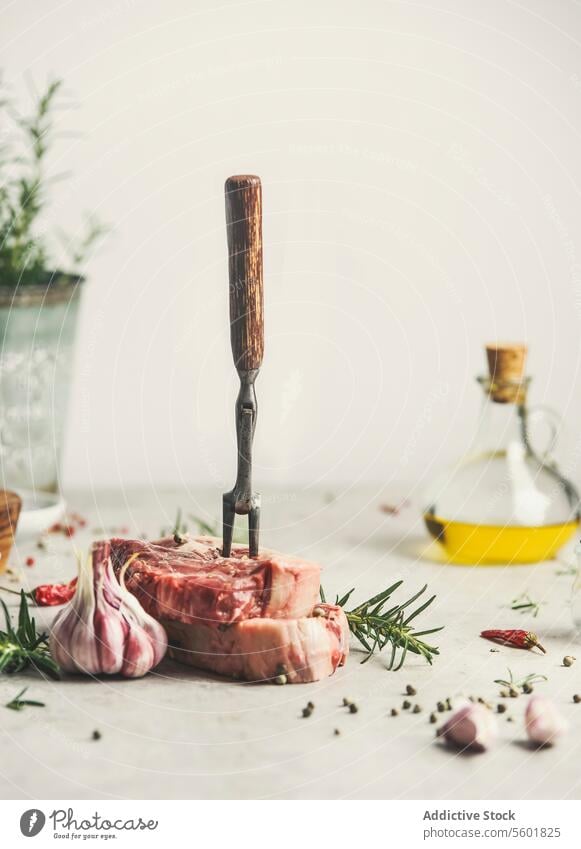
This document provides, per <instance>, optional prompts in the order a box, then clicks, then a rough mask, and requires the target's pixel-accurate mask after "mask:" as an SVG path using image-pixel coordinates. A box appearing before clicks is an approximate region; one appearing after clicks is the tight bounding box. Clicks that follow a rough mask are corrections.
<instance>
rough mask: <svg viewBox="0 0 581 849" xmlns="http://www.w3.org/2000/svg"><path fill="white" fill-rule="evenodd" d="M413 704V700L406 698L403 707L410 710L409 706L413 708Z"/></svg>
mask: <svg viewBox="0 0 581 849" xmlns="http://www.w3.org/2000/svg"><path fill="white" fill-rule="evenodd" d="M411 706H412V703H411V702H408V700H407V699H406V700H405V701H404V702H402V708H403V709H404V710H408V709H409V708H411Z"/></svg>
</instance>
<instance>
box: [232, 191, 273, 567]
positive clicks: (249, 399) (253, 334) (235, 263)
mask: <svg viewBox="0 0 581 849" xmlns="http://www.w3.org/2000/svg"><path fill="white" fill-rule="evenodd" d="M225 195H226V231H227V235H228V274H229V282H230V341H231V344H232V354H233V356H234V365H235V366H236V370H237V372H238V376H239V378H240V391H239V393H238V398H237V400H236V440H237V444H238V472H237V475H236V483H235V484H234V488H233V489H232V490H231V491H230V492H225V493H224V495H223V496H222V518H223V529H222V534H223V548H222V555H223V556H224V557H230V552H231V550H232V536H233V533H234V520H235V516H236V514H238V515H241V516H244V515H248V542H249V546H248V547H249V554H250V557H257V556H258V539H259V531H260V495H259V493H257V492H253V491H252V442H253V439H254V431H255V429H256V415H257V412H258V407H257V403H256V391H255V388H254V382H255V380H256V378H257V376H258V372H259V369H260V366H261V365H262V357H263V353H264V322H263V308H264V302H263V293H262V187H261V184H260V178H259V177H255V176H252V175H249V174H243V175H240V176H236V177H228V179H227V180H226V185H225Z"/></svg>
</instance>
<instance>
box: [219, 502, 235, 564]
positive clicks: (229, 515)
mask: <svg viewBox="0 0 581 849" xmlns="http://www.w3.org/2000/svg"><path fill="white" fill-rule="evenodd" d="M235 516H236V511H235V508H234V505H233V504H232V501H231V499H230V496H229V495H224V496H223V497H222V539H223V545H222V557H230V553H231V551H232V537H233V536H234V521H235Z"/></svg>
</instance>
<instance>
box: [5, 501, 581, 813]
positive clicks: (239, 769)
mask: <svg viewBox="0 0 581 849" xmlns="http://www.w3.org/2000/svg"><path fill="white" fill-rule="evenodd" d="M404 496H405V488H403V487H402V488H395V489H394V487H391V488H390V491H389V492H387V491H382V490H381V489H380V488H375V489H374V488H371V487H369V488H366V489H357V488H350V489H344V490H343V489H341V488H340V487H338V488H337V490H336V492H334V493H328V492H322V491H314V490H304V491H299V490H297V491H292V492H289V491H286V492H278V493H277V492H275V493H271V494H270V497H268V498H264V505H263V515H264V528H263V532H262V540H261V541H262V543H263V544H264V545H268V546H269V547H275V548H280V549H281V550H284V551H288V552H293V553H296V554H299V555H301V556H305V557H308V558H312V559H316V560H318V561H319V562H320V563H321V564H323V567H324V577H323V582H324V586H325V588H326V592H327V595H328V596H331V595H334V593H335V592H343V591H345V590H348V589H350V588H351V587H355V588H356V592H355V594H354V599H357V600H362V599H363V598H365V597H367V596H368V595H371V594H373V593H375V592H377V591H379V590H381V589H382V588H385V587H386V586H387V585H388V584H389V583H391V582H393V581H394V580H396V579H398V578H403V579H404V585H403V587H402V588H401V589H400V590H399V591H398V592H399V593H400V594H401V597H402V599H403V597H404V593H406V592H407V593H408V594H411V593H413V592H415V591H416V590H417V589H419V588H420V587H421V586H423V585H424V584H425V583H427V584H428V585H429V590H430V592H433V593H436V595H437V598H436V600H435V602H434V603H433V605H432V606H431V608H430V609H429V611H427V612H426V613H425V614H424V615H423V616H422V619H421V623H422V626H423V627H433V626H437V625H444V626H445V628H444V630H443V631H442V632H441V633H439V634H437V635H435V637H434V641H437V644H438V645H439V647H440V655H439V657H437V658H436V659H435V661H434V663H433V665H432V666H430V665H428V664H427V663H426V662H425V661H424V660H423V659H421V658H417V657H414V656H411V655H408V660H407V661H406V664H405V667H404V669H403V670H401V671H399V672H389V671H387V670H386V668H385V662H384V660H383V659H382V657H381V656H377V657H374V658H373V659H372V660H370V661H369V662H368V663H366V664H364V665H361V663H360V660H361V659H362V657H363V655H362V654H360V653H359V651H358V650H357V649H356V645H352V653H351V656H350V658H349V661H348V663H347V665H346V667H345V668H344V669H341V670H339V671H338V672H337V673H336V674H335V675H334V676H333V677H331V678H329V679H327V680H325V681H321V682H319V683H316V684H309V685H294V686H283V687H276V686H270V685H256V684H255V685H250V684H244V683H235V682H231V681H228V680H224V679H219V678H216V677H212V676H211V675H208V674H204V673H201V672H197V671H196V670H194V669H190V668H188V667H181V666H179V665H178V664H176V663H174V662H172V661H169V660H166V661H164V662H163V663H162V664H161V665H160V666H159V667H158V668H157V669H156V670H155V671H154V672H152V673H151V674H149V675H148V676H146V677H145V678H143V679H140V680H135V681H133V680H121V679H102V680H99V681H95V680H91V679H85V678H76V677H69V678H66V679H64V680H62V681H59V682H48V681H44V680H43V679H41V678H39V677H38V676H35V675H34V674H30V675H28V674H27V675H18V676H12V677H9V676H2V677H0V715H1V722H0V730H1V738H0V739H1V744H0V797H1V798H4V799H9V798H26V797H30V798H38V799H43V798H46V799H62V800H67V799H84V798H89V799H90V798H111V799H115V798H135V799H146V798H170V799H172V798H173V799H188V798H193V799H197V798H209V799H211V798H227V799H239V798H252V799H257V798H258V799H268V798H282V799H313V798H331V799H337V798H346V799H373V798H387V799H399V798H402V799H406V798H408V799H423V798H427V799H494V798H513V799H536V798H540V799H543V798H546V799H548V798H556V799H578V798H579V797H580V795H581V704H579V705H578V704H574V703H573V694H574V693H578V692H581V645H580V643H579V638H578V636H576V635H575V632H574V629H573V626H572V618H571V598H572V585H573V581H574V577H573V575H572V573H571V567H572V564H573V554H572V545H571V546H569V547H567V548H566V549H565V550H564V551H563V552H562V553H561V555H560V558H559V561H556V562H552V563H545V564H539V565H536V566H518V567H489V568H474V567H460V566H449V565H445V564H444V563H441V562H438V561H437V558H436V559H432V557H431V555H432V554H433V550H431V551H430V550H428V551H426V543H427V539H426V534H425V531H424V528H423V524H422V522H421V520H420V518H419V516H418V513H417V510H416V507H415V506H414V504H413V503H406V504H404V506H403V507H402V508H401V510H400V511H399V512H398V514H397V515H394V516H390V515H387V514H386V513H383V512H381V511H380V509H379V505H380V504H382V503H385V502H386V501H390V502H391V503H393V502H394V499H399V498H400V497H404ZM219 503H220V499H219V495H218V494H217V493H216V492H207V491H205V492H202V491H196V490H190V491H188V492H186V491H184V492H160V491H156V490H154V489H152V490H150V491H123V492H122V491H118V492H113V491H112V492H105V491H101V492H73V493H68V504H69V507H70V509H72V510H77V511H79V513H81V514H83V515H84V516H86V517H87V519H88V523H87V527H86V528H85V529H84V530H82V531H81V532H79V533H77V534H76V535H75V536H74V537H73V538H71V539H67V538H65V537H64V536H57V535H51V536H50V537H49V541H48V544H47V547H46V549H44V550H41V549H39V548H38V547H37V546H36V542H35V541H34V540H28V541H22V542H19V543H18V544H17V547H16V549H15V550H14V552H13V554H12V557H11V572H12V574H9V575H3V576H2V581H1V583H2V584H4V585H6V584H7V585H8V586H12V587H18V584H17V583H16V580H17V579H20V580H21V581H23V582H24V584H23V585H24V586H25V587H30V586H33V585H35V584H38V583H41V582H43V581H45V580H64V579H68V578H69V577H71V576H72V575H73V574H74V571H75V559H74V558H75V550H81V551H83V550H86V549H87V547H88V545H89V543H90V541H91V540H92V539H94V538H95V537H96V536H99V535H101V536H102V535H103V534H113V533H122V532H124V533H127V535H139V534H147V535H149V536H156V535H157V534H158V533H159V531H160V529H161V527H163V526H165V527H166V528H167V527H170V526H171V525H172V524H173V520H174V517H175V512H176V508H177V507H178V506H181V507H182V508H183V510H184V515H185V517H186V519H187V516H188V514H190V513H192V514H195V515H198V516H202V517H203V518H205V519H206V520H212V519H215V518H217V511H218V505H219ZM213 506H215V508H216V509H215V510H213V509H211V508H212V507H213ZM190 525H191V527H192V528H193V527H194V523H193V522H190ZM28 556H33V557H34V558H35V565H34V566H32V567H27V566H26V565H25V560H26V558H27V557H28ZM524 591H527V592H529V593H530V594H531V596H533V597H534V598H535V599H538V600H540V601H542V602H544V604H543V605H542V606H541V610H540V613H539V615H538V617H537V618H536V619H531V618H530V617H529V616H527V615H524V616H522V615H519V614H518V613H513V612H511V611H510V609H509V605H510V602H511V600H512V599H513V598H515V597H516V596H517V595H518V594H519V593H521V592H524ZM4 597H5V598H6V599H10V601H9V604H10V605H11V609H12V610H15V607H14V601H13V599H12V596H4ZM52 615H53V611H48V610H41V611H39V612H38V616H39V618H40V619H41V621H43V623H45V624H47V625H48V624H49V623H50V620H51V617H52ZM486 627H523V628H534V629H535V630H536V631H538V633H539V634H540V635H542V641H543V643H545V644H546V647H547V650H548V653H547V655H546V656H543V655H540V654H537V653H534V652H528V651H519V650H516V649H511V648H505V647H500V649H499V650H498V651H491V649H492V645H491V644H490V643H487V642H486V641H484V640H482V639H481V638H480V637H479V636H478V635H479V632H480V631H481V630H482V629H483V628H486ZM567 654H571V655H576V654H577V656H578V657H579V660H578V661H577V663H576V664H574V665H573V666H571V667H569V668H566V667H564V666H563V665H562V658H563V656H564V655H567ZM507 667H509V668H510V669H511V670H512V671H513V673H514V674H515V676H518V677H522V676H524V675H526V674H529V673H533V672H534V673H538V674H542V675H546V676H547V677H548V681H546V682H542V683H539V684H538V685H537V691H538V692H542V693H544V694H546V695H550V696H551V698H552V699H553V700H554V701H555V703H556V704H557V705H558V707H559V709H560V711H561V712H562V714H563V715H564V716H565V717H566V718H567V720H568V721H569V723H570V730H569V733H568V736H567V737H566V738H565V739H564V740H562V741H561V742H560V743H559V744H558V745H556V746H554V747H552V748H551V749H545V750H541V751H534V750H532V749H531V748H529V747H528V745H527V744H526V742H525V739H526V738H525V733H524V726H523V711H524V707H525V703H526V697H524V696H521V697H519V698H517V699H510V700H508V701H507V702H506V704H507V712H506V713H504V714H498V716H497V719H498V726H499V739H498V742H497V745H496V746H495V747H494V749H492V750H491V751H488V752H486V753H484V754H480V755H462V754H458V753H455V752H452V751H450V750H449V749H447V748H446V747H445V746H444V745H443V743H442V742H441V741H439V740H437V739H436V737H435V728H436V727H437V726H435V725H434V724H431V723H430V722H429V715H430V712H431V711H432V710H434V708H435V705H436V703H437V702H438V700H441V699H443V698H446V697H451V698H452V699H454V698H460V697H462V696H464V697H465V696H470V695H472V696H475V697H478V696H481V697H483V698H485V699H487V700H489V701H490V702H491V703H492V705H493V706H496V705H497V704H498V702H499V701H501V699H500V697H499V687H498V686H497V685H496V684H494V679H497V678H504V677H505V676H506V671H507ZM407 684H412V685H413V686H414V687H415V688H416V690H417V696H415V697H414V699H413V701H414V703H416V702H417V703H418V704H419V705H420V706H421V709H422V710H421V712H420V713H415V714H414V713H411V712H409V711H403V710H401V705H402V701H403V699H404V691H405V687H406V685H407ZM25 685H27V686H28V687H29V690H28V695H29V697H30V698H36V699H39V700H40V701H43V702H45V703H46V707H44V708H32V707H31V708H28V709H25V710H23V711H21V712H14V711H11V710H6V709H5V708H4V705H5V704H6V702H8V701H9V700H10V699H11V698H12V697H13V696H14V695H15V694H16V693H17V692H18V691H19V690H20V689H21V688H22V687H23V686H25ZM344 696H347V697H349V698H350V699H353V700H355V701H356V702H357V704H358V706H359V712H358V713H356V714H350V713H348V712H347V711H346V710H345V708H342V707H341V701H342V699H343V697H344ZM309 700H312V701H313V702H314V703H315V710H314V712H313V714H312V716H311V717H310V718H308V719H303V718H301V709H302V708H303V706H304V705H305V704H306V703H307V701H309ZM393 707H396V708H398V709H399V715H398V716H396V717H391V716H390V710H391V708H393ZM443 716H445V714H443ZM508 717H512V718H513V721H508ZM335 729H339V731H340V734H339V735H336V734H335V733H334V730H335ZM94 730H98V731H100V733H101V735H102V736H101V738H100V739H99V740H93V739H92V733H93V731H94Z"/></svg>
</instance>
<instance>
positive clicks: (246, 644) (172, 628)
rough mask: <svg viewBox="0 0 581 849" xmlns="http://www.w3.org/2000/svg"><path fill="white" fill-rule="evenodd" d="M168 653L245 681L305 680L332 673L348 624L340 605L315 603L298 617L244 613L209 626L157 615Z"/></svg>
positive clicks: (342, 656)
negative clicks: (243, 618) (259, 616)
mask: <svg viewBox="0 0 581 849" xmlns="http://www.w3.org/2000/svg"><path fill="white" fill-rule="evenodd" d="M162 624H163V626H164V627H165V629H166V631H167V634H168V637H169V641H170V647H169V654H170V657H173V658H174V659H175V660H178V661H179V662H180V663H187V664H189V665H191V666H196V667H199V668H200V669H206V670H209V671H211V672H216V673H218V674H219V675H227V676H228V677H229V678H242V679H244V680H246V681H271V682H272V681H274V680H275V679H276V678H277V677H278V676H280V675H284V676H286V681H287V683H289V684H306V683H308V682H310V681H319V680H320V679H321V678H326V677H327V676H328V675H332V674H333V672H334V671H335V670H336V669H337V667H338V666H343V664H344V663H345V661H346V659H347V655H348V654H349V625H348V623H347V618H346V616H345V613H344V612H343V609H342V608H341V607H337V606H335V605H333V604H318V605H316V607H315V608H314V610H313V611H312V613H311V615H310V616H308V617H303V618H300V619H247V620H246V621H244V622H239V623H238V624H236V625H231V626H229V627H222V628H212V627H208V626H207V625H201V624H194V625H185V624H183V623H182V622H175V621H168V620H162Z"/></svg>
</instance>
